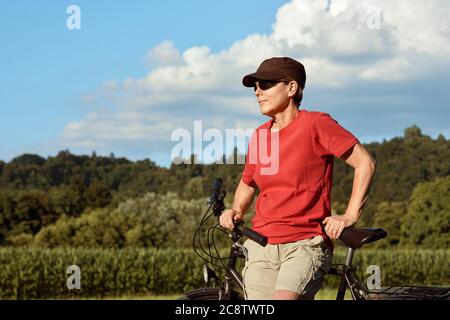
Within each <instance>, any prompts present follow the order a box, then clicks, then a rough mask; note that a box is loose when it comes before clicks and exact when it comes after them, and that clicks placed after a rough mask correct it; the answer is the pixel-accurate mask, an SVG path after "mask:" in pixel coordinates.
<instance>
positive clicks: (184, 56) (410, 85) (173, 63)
mask: <svg viewBox="0 0 450 320" xmlns="http://www.w3.org/2000/svg"><path fill="white" fill-rule="evenodd" d="M350 3H351V2H349V1H346V0H342V1H320V0H319V1H316V2H311V1H309V0H304V1H302V0H293V1H280V0H271V1H257V0H246V1H238V0H231V1H222V2H216V1H207V0H192V1H175V0H169V1H132V2H128V1H114V2H112V1H58V2H55V1H49V0H46V1H36V2H32V1H15V2H12V1H9V2H2V3H1V4H0V26H1V27H0V39H2V48H1V50H0V52H1V53H0V70H1V72H0V107H1V114H2V116H1V119H2V122H1V124H2V125H1V126H0V134H1V135H2V136H3V137H4V139H3V142H2V144H1V145H0V159H2V160H5V161H9V160H11V159H12V158H14V157H16V156H18V155H20V154H23V153H37V154H40V155H42V156H44V157H46V156H49V155H55V154H56V153H57V152H58V151H59V150H62V149H66V148H68V149H69V150H71V151H72V152H74V153H87V154H90V153H91V152H92V150H94V149H95V150H96V151H97V152H98V153H100V154H109V153H110V152H114V153H115V154H116V155H117V156H125V157H128V158H130V159H142V158H150V159H152V160H154V161H156V162H157V163H159V164H162V165H168V164H169V163H170V151H171V148H172V147H173V145H174V143H173V142H171V141H170V133H171V132H173V130H174V129H176V128H180V127H182V128H187V129H188V130H191V129H192V126H193V121H194V120H202V121H204V123H205V126H206V127H211V128H218V129H219V130H223V129H224V128H236V127H245V128H247V127H254V126H256V125H258V124H259V123H261V122H263V121H265V120H266V119H265V118H263V117H262V116H261V115H259V114H258V112H257V106H256V104H255V101H254V99H253V96H252V92H249V91H248V90H245V89H244V88H241V85H240V79H241V77H242V75H243V74H245V73H246V72H251V71H253V70H254V69H256V67H257V66H258V64H259V63H260V62H261V60H262V59H263V58H265V57H269V56H273V55H289V56H293V57H295V58H298V59H299V60H302V61H304V63H305V65H306V67H307V71H308V72H309V73H308V76H309V75H310V77H308V80H309V79H311V81H310V82H308V81H307V87H306V91H305V100H304V103H303V106H304V107H305V108H307V109H312V110H320V111H325V112H329V113H330V114H332V116H333V117H335V118H336V119H337V120H338V121H339V122H340V123H341V124H342V125H344V126H345V127H347V128H348V129H349V130H350V131H352V132H354V133H355V134H356V135H357V136H358V137H359V138H360V139H361V140H362V141H365V142H369V141H374V140H378V141H381V140H382V139H388V138H391V137H393V136H399V135H402V133H403V129H404V128H406V127H407V126H410V125H412V124H417V125H419V126H420V127H421V128H422V131H423V132H424V133H425V134H429V135H431V136H433V137H436V136H437V134H439V133H442V134H444V135H445V136H446V137H447V138H448V136H449V134H450V127H449V123H450V122H449V120H450V116H449V115H450V112H449V111H450V110H449V108H450V105H449V104H450V98H449V92H448V83H449V80H450V79H449V78H450V76H449V71H450V68H449V65H450V61H449V58H448V57H449V56H450V55H449V47H450V44H449V38H450V37H449V33H450V30H449V24H448V22H447V21H444V20H448V19H446V18H445V19H442V18H443V17H445V15H446V14H448V13H449V10H450V8H449V7H450V5H449V4H448V2H445V1H439V0H436V1H430V2H427V5H424V6H421V5H420V2H418V1H410V2H407V3H408V6H409V9H410V11H409V13H408V15H405V16H404V17H402V16H401V14H400V15H399V14H398V12H401V11H399V10H398V7H396V6H400V5H402V1H398V2H397V4H392V3H389V2H388V1H383V0H380V1H360V2H358V3H360V4H359V5H357V6H353V5H350ZM361 3H362V4H361ZM71 4H75V5H78V6H79V7H80V9H81V29H80V30H68V29H67V28H66V19H67V18H68V16H69V14H67V13H66V8H67V7H68V6H69V5H71ZM374 8H375V11H374V10H373V9H374ZM377 10H378V11H377ZM379 13H382V15H379ZM395 14H396V15H397V16H395V17H394V15H395ZM366 16H367V17H366ZM379 16H380V17H382V19H381V20H380V21H378V22H380V23H381V25H379V26H376V28H375V29H371V28H369V27H368V26H369V25H368V24H367V21H369V22H368V23H371V22H373V21H374V20H373V19H375V22H376V19H377V17H379ZM352 19H353V20H352ZM370 19H372V20H370ZM368 29H369V30H368ZM209 73H212V75H210V74H209ZM188 75H192V79H191V78H189V76H188ZM204 75H206V76H204ZM155 81H157V82H155Z"/></svg>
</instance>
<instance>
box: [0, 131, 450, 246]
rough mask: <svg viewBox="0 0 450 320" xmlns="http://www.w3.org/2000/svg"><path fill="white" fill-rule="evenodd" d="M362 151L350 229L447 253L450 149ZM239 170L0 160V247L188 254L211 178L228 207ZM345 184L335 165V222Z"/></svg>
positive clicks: (380, 147)
mask: <svg viewBox="0 0 450 320" xmlns="http://www.w3.org/2000/svg"><path fill="white" fill-rule="evenodd" d="M365 147H366V148H367V149H368V150H369V152H370V153H371V154H372V155H373V157H374V158H375V159H376V160H377V172H376V175H375V178H374V181H373V184H372V187H371V192H370V194H369V200H368V202H367V204H366V207H365V210H364V213H363V215H362V218H361V220H360V222H359V223H358V226H367V227H382V228H383V229H385V230H387V231H388V234H389V236H388V238H387V240H385V241H379V242H377V243H376V244H375V245H376V246H379V247H386V246H387V247H399V248H400V247H401V248H404V247H405V248H411V247H413V248H416V247H417V248H419V247H420V248H430V249H438V248H442V249H447V248H448V247H449V244H450V237H449V228H450V222H449V221H450V197H449V195H450V141H449V140H447V139H446V138H445V137H444V136H443V135H439V136H438V137H437V138H436V139H432V138H431V137H429V136H427V135H424V134H422V133H421V130H420V129H419V128H418V127H417V126H412V127H409V128H406V129H405V131H404V135H403V136H402V137H396V138H393V139H390V140H383V141H382V142H373V143H369V144H365ZM231 156H234V157H242V156H243V155H239V154H237V152H235V154H234V155H231ZM242 169H243V165H239V164H235V165H231V164H227V165H219V164H180V165H174V164H172V165H171V167H170V168H164V167H160V166H158V165H156V164H155V163H154V162H152V161H151V160H149V159H145V160H141V161H130V160H128V159H126V158H123V157H116V156H115V155H114V154H111V155H110V156H109V157H103V156H97V155H96V154H95V152H93V153H92V154H91V155H90V156H88V155H74V154H72V153H70V151H69V150H65V151H60V152H59V153H58V154H57V155H56V156H54V157H48V158H43V157H41V156H38V155H34V154H23V155H21V156H18V157H16V158H14V159H12V160H11V161H10V162H7V163H6V162H3V161H0V245H2V246H39V247H58V246H69V247H70V246H71V247H105V248H122V247H129V246H131V247H153V248H169V247H176V248H180V247H191V243H192V235H193V232H194V229H195V227H196V225H197V222H198V221H199V219H200V218H201V216H202V214H203V212H204V210H205V209H206V200H207V198H208V196H209V193H210V191H211V187H212V182H213V180H214V178H218V177H220V178H222V179H223V181H224V189H225V190H226V191H227V193H228V194H227V197H226V201H227V202H228V204H229V203H230V202H231V201H232V199H233V192H234V189H235V187H236V186H237V183H238V181H239V179H240V176H241V173H242ZM352 179H353V170H352V168H350V167H349V166H347V165H346V164H345V163H344V162H343V161H341V160H339V159H337V160H336V161H335V167H334V184H333V191H332V209H333V213H334V214H342V213H343V212H344V211H345V208H346V205H347V202H348V199H349V197H350V193H351V188H352ZM252 210H253V208H252V209H251V211H252ZM251 216H252V212H249V214H247V218H248V219H250V218H251Z"/></svg>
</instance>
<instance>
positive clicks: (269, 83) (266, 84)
mask: <svg viewBox="0 0 450 320" xmlns="http://www.w3.org/2000/svg"><path fill="white" fill-rule="evenodd" d="M280 82H286V81H284V80H259V81H258V83H256V82H255V84H254V85H253V90H254V91H256V90H257V89H258V88H260V89H261V90H262V91H264V90H267V89H270V88H272V87H273V86H275V85H276V84H277V83H280Z"/></svg>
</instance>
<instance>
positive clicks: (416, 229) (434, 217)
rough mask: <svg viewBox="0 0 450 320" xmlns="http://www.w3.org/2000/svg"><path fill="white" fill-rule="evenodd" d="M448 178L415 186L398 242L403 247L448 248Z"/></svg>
mask: <svg viewBox="0 0 450 320" xmlns="http://www.w3.org/2000/svg"><path fill="white" fill-rule="evenodd" d="M449 195H450V176H446V177H442V178H437V179H435V180H433V181H430V182H424V183H419V184H418V185H417V186H416V188H415V189H414V191H413V193H412V196H411V200H410V204H409V207H408V213H407V214H406V215H405V217H404V219H403V221H402V222H403V224H402V239H401V242H402V243H403V244H405V245H407V246H415V247H416V246H418V247H424V248H432V249H437V248H448V247H449V246H450V234H449V231H450V197H449Z"/></svg>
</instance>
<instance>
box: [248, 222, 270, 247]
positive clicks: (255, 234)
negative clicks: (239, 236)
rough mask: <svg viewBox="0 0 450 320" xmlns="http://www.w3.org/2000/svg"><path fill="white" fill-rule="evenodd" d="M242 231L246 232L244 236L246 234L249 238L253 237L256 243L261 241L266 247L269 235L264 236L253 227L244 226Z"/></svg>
mask: <svg viewBox="0 0 450 320" xmlns="http://www.w3.org/2000/svg"><path fill="white" fill-rule="evenodd" d="M242 233H243V234H244V236H246V237H247V238H249V239H252V240H253V241H255V242H256V243H259V244H260V245H261V246H263V247H265V246H266V245H267V240H268V239H267V237H266V236H263V235H262V234H260V233H258V232H256V231H255V230H253V229H250V228H247V227H243V228H242Z"/></svg>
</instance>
